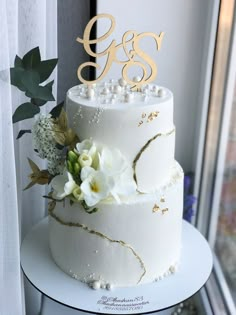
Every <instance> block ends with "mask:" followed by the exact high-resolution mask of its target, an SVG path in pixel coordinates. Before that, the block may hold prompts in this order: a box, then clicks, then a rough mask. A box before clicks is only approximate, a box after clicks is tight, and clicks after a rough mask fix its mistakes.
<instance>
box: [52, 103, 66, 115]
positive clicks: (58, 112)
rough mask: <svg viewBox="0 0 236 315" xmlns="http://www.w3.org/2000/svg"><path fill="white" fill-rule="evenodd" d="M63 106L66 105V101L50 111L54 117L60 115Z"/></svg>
mask: <svg viewBox="0 0 236 315" xmlns="http://www.w3.org/2000/svg"><path fill="white" fill-rule="evenodd" d="M63 106H64V102H61V103H60V104H58V105H56V106H55V107H53V109H52V110H51V111H50V114H51V115H52V118H57V117H59V116H60V114H61V110H62V108H63Z"/></svg>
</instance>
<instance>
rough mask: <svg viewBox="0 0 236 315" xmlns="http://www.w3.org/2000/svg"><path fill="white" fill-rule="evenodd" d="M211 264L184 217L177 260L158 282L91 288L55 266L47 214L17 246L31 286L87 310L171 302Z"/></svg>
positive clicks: (197, 284) (134, 310)
mask: <svg viewBox="0 0 236 315" xmlns="http://www.w3.org/2000/svg"><path fill="white" fill-rule="evenodd" d="M212 265H213V259H212V253H211V249H210V247H209V245H208V243H207V241H206V240H205V238H204V237H203V236H202V235H201V234H200V232H199V231H198V230H197V229H195V228H194V227H193V226H192V225H190V224H189V223H187V222H186V221H183V231H182V252H181V262H180V266H179V270H178V271H177V272H176V273H175V274H172V275H170V276H167V277H165V278H163V280H161V281H158V282H153V283H150V284H143V285H138V286H135V287H129V288H114V289H113V290H111V291H107V290H103V289H100V290H93V289H91V288H90V287H89V286H88V285H87V284H84V283H82V282H80V281H77V280H75V279H73V278H71V277H70V276H68V275H67V274H65V273H64V272H63V271H61V270H60V269H59V267H58V266H57V265H56V264H55V263H54V261H53V260H52V257H51V254H50V249H49V244H48V218H45V219H43V220H42V221H41V222H39V223H38V224H37V225H36V226H34V227H33V229H32V230H31V231H30V233H29V234H27V236H26V237H25V239H24V241H23V243H22V246H21V266H22V269H23V272H24V274H25V276H26V277H27V278H28V280H29V281H30V282H31V283H32V284H33V285H34V287H36V288H37V289H38V290H39V291H41V292H42V293H43V294H44V295H46V296H47V297H49V298H51V299H52V300H54V301H56V302H59V303H61V304H63V305H66V306H68V307H71V308H75V309H77V310H81V311H84V312H89V313H101V314H139V313H142V314H144V313H152V312H156V311H159V310H163V309H165V308H168V307H171V306H173V305H176V304H178V303H180V302H182V301H183V300H186V299H187V298H189V297H190V296H192V295H193V294H195V293H196V292H197V291H198V290H199V289H200V288H201V287H202V286H203V285H204V284H205V282H206V281H207V279H208V277H209V276H210V273H211V270H212Z"/></svg>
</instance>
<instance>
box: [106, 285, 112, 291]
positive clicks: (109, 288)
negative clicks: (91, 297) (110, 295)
mask: <svg viewBox="0 0 236 315" xmlns="http://www.w3.org/2000/svg"><path fill="white" fill-rule="evenodd" d="M106 289H107V290H109V291H111V290H112V289H113V285H112V284H111V283H107V285H106Z"/></svg>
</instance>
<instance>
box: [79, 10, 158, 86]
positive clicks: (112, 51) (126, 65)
mask: <svg viewBox="0 0 236 315" xmlns="http://www.w3.org/2000/svg"><path fill="white" fill-rule="evenodd" d="M101 18H106V19H109V20H110V22H111V25H110V28H109V29H108V31H107V32H106V33H105V34H103V35H102V36H101V37H99V38H96V39H90V34H91V30H92V27H93V26H94V24H95V23H96V22H97V21H98V20H99V19H101ZM114 29H115V19H114V17H113V16H112V15H110V14H98V15H96V16H95V17H93V18H92V19H91V20H90V21H89V23H88V24H87V26H86V28H85V31H84V35H83V38H82V39H81V38H79V37H77V39H76V40H77V41H78V42H79V43H81V44H83V45H84V49H85V51H86V52H87V53H88V54H89V55H90V56H92V57H95V58H99V57H102V56H105V55H107V59H106V63H105V66H104V68H103V70H102V72H101V74H100V75H99V77H97V79H96V80H92V81H87V80H85V79H84V78H83V76H82V70H83V69H84V68H85V67H94V68H97V69H99V68H100V65H99V64H97V63H95V62H84V63H83V64H81V65H80V66H79V68H78V70H77V75H78V78H79V80H80V81H81V82H83V83H85V84H88V85H90V84H94V83H97V82H98V81H100V80H102V79H103V78H105V76H106V74H107V73H108V71H109V70H110V68H111V66H112V63H113V62H115V63H119V64H123V68H122V77H123V79H124V80H125V81H126V82H127V83H128V84H129V85H130V86H131V89H132V90H139V89H140V88H141V86H142V85H143V84H147V83H149V82H151V81H153V80H154V79H155V77H156V75H157V65H156V63H155V62H154V60H153V59H152V58H151V57H150V56H149V55H148V54H146V53H145V52H144V51H143V50H142V49H141V48H140V45H139V43H140V40H141V39H143V38H144V37H151V38H153V39H154V40H155V43H156V48H157V50H160V49H161V44H162V39H163V36H164V33H163V32H161V33H160V34H159V35H157V34H155V33H151V32H144V33H140V34H138V33H137V32H136V31H127V32H125V33H124V35H123V37H122V42H121V43H120V44H116V40H114V39H113V40H112V41H111V43H110V45H109V46H108V47H107V48H106V49H105V50H103V51H101V52H94V51H93V50H92V49H91V45H94V44H98V43H100V42H102V41H104V40H106V39H107V38H108V37H109V36H110V35H111V34H112V32H113V31H114ZM128 44H129V45H131V47H132V49H131V50H129V49H128ZM121 48H122V49H123V50H124V53H125V55H126V57H127V59H126V60H119V59H118V58H117V51H118V50H119V49H121ZM135 57H138V60H135ZM140 58H141V59H143V60H144V63H142V62H141V61H140ZM131 67H140V68H141V69H142V77H140V78H138V80H137V77H136V80H134V78H132V79H131V78H129V76H128V70H129V69H130V68H131ZM148 68H149V69H148ZM148 70H149V71H148Z"/></svg>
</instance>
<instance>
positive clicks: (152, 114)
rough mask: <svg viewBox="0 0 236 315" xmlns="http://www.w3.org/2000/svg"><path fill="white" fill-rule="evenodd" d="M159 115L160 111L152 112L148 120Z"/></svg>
mask: <svg viewBox="0 0 236 315" xmlns="http://www.w3.org/2000/svg"><path fill="white" fill-rule="evenodd" d="M158 115H159V112H158V111H156V112H152V113H150V114H149V115H148V119H147V122H150V121H153V120H154V119H156V118H157V117H158Z"/></svg>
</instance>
